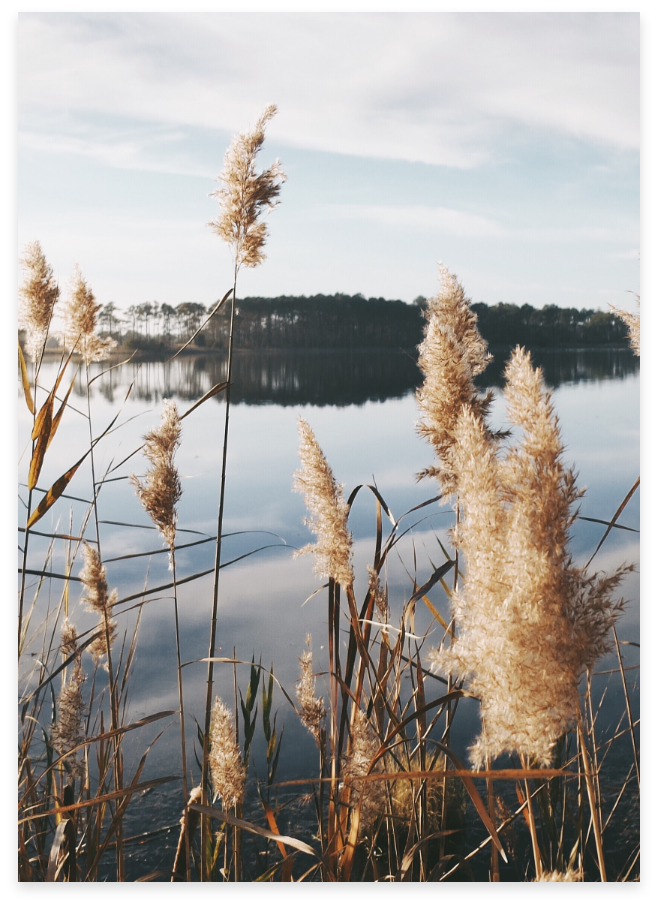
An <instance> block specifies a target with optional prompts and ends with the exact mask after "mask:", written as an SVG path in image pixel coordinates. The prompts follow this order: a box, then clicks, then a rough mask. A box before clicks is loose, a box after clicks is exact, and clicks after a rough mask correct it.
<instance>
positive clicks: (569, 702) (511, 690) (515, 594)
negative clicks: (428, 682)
mask: <svg viewBox="0 0 658 906" xmlns="http://www.w3.org/2000/svg"><path fill="white" fill-rule="evenodd" d="M506 378H507V386H506V390H505V396H506V399H507V404H508V415H509V419H510V422H512V423H513V424H516V425H518V426H519V427H520V428H521V431H522V436H521V440H520V442H519V443H518V445H515V444H512V445H510V447H509V449H508V450H507V452H506V455H505V456H504V457H502V456H501V455H500V451H499V450H498V449H497V447H496V446H495V445H494V444H493V443H492V441H491V439H490V435H489V434H488V432H487V429H486V427H485V425H484V423H483V421H482V419H481V418H479V417H478V416H476V415H475V414H474V412H473V411H472V410H470V409H469V407H468V406H464V407H463V408H462V411H461V413H460V415H459V417H458V419H457V423H456V427H455V429H454V449H453V456H452V462H453V466H454V470H455V475H456V483H455V491H456V494H457V497H458V500H459V503H460V506H461V508H462V511H463V517H462V519H461V520H460V521H459V525H458V528H457V529H456V531H455V533H454V534H455V542H456V544H458V545H459V547H460V549H461V550H462V552H463V557H464V560H465V563H466V578H465V581H464V584H463V586H462V587H461V588H460V589H458V590H457V591H456V592H455V594H454V596H453V600H452V606H453V615H454V618H455V624H456V628H457V637H456V639H455V641H454V643H453V644H452V646H451V647H450V648H449V649H447V650H446V649H442V650H440V651H439V652H437V653H436V654H435V656H434V666H435V668H436V669H440V670H442V671H448V672H451V673H452V674H453V675H454V676H455V678H456V679H458V680H464V681H466V682H467V687H468V689H469V691H470V692H471V693H472V694H474V695H476V696H477V697H478V698H479V699H480V702H481V706H480V711H481V719H482V732H481V735H480V737H479V739H478V740H477V742H476V744H475V746H474V747H473V748H472V749H471V758H472V760H473V762H474V764H475V765H477V766H481V765H482V764H484V762H485V760H486V759H487V758H496V757H497V756H499V755H501V754H502V753H503V752H518V753H519V754H521V755H525V756H527V757H529V758H533V759H537V760H539V761H540V762H542V763H543V764H547V763H549V762H550V759H551V757H552V750H553V746H554V743H555V741H556V739H558V737H559V736H561V735H562V734H563V733H564V732H566V730H568V729H569V727H570V726H571V725H572V724H573V722H574V720H575V716H576V708H577V700H578V684H579V681H580V678H581V676H582V673H583V671H584V669H585V667H587V666H590V665H591V664H592V663H593V661H594V659H595V658H596V657H597V656H598V655H599V654H601V653H602V652H603V651H605V650H606V647H607V639H606V636H607V634H608V632H609V630H610V628H611V626H612V625H613V624H614V622H615V620H616V618H617V616H618V615H619V612H620V609H621V607H622V606H623V604H622V602H616V603H615V602H613V593H614V591H615V589H616V588H617V586H618V585H619V582H620V581H621V579H622V577H623V575H625V573H626V572H627V569H626V568H622V569H621V570H618V571H617V572H616V573H615V574H613V575H612V576H610V577H605V578H603V579H599V578H598V577H597V576H593V577H587V576H586V574H585V572H584V570H580V569H577V568H576V567H575V566H574V564H573V562H572V560H571V557H570V555H569V552H568V540H569V528H570V526H571V524H572V522H573V519H574V518H575V516H574V512H573V507H574V504H575V503H576V501H577V499H578V497H579V496H580V495H579V492H578V490H577V488H576V479H575V476H574V474H573V472H572V470H570V469H567V468H566V467H565V465H564V463H563V461H562V455H563V446H562V442H561V439H560V431H559V424H558V420H557V417H556V416H555V414H554V411H553V408H552V403H551V398H550V393H549V392H548V390H547V389H546V387H545V386H544V383H543V380H542V376H541V371H540V370H539V369H536V370H535V369H533V368H532V365H531V362H530V357H529V356H528V354H527V353H525V352H524V351H523V350H521V349H517V350H515V352H514V353H513V355H512V357H511V359H510V362H509V364H508V366H507V370H506Z"/></svg>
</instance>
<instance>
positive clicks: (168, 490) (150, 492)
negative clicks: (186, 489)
mask: <svg viewBox="0 0 658 906" xmlns="http://www.w3.org/2000/svg"><path fill="white" fill-rule="evenodd" d="M180 436H181V423H180V418H179V417H178V409H177V408H176V403H175V402H174V401H173V400H165V404H164V409H163V410H162V421H161V422H160V425H159V427H157V428H154V429H153V431H149V432H148V434H145V435H144V455H145V456H146V458H147V459H148V461H149V462H150V464H151V468H150V469H149V470H148V472H147V473H146V479H145V480H144V481H140V479H139V478H137V476H136V475H132V476H131V478H130V480H131V482H132V484H133V485H134V487H135V489H136V492H137V496H138V497H139V500H140V502H141V504H142V506H143V507H144V509H145V510H146V512H147V513H148V514H149V516H150V517H151V519H152V520H153V522H154V523H155V525H156V526H157V528H158V529H159V531H160V534H161V535H162V537H163V538H164V540H165V541H166V543H167V544H168V545H169V549H170V551H171V550H173V547H174V544H175V541H176V521H177V518H178V517H177V513H176V504H177V503H178V501H179V500H180V497H181V494H182V489H181V483H180V478H179V475H178V470H177V468H176V466H175V465H174V455H175V453H176V450H177V449H178V447H179V446H180Z"/></svg>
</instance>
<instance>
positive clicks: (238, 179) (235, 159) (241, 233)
mask: <svg viewBox="0 0 658 906" xmlns="http://www.w3.org/2000/svg"><path fill="white" fill-rule="evenodd" d="M275 113H276V106H275V105H274V104H270V106H269V107H266V108H265V110H264V111H263V114H262V116H261V117H260V119H259V120H258V121H257V123H256V125H255V126H254V128H253V129H252V130H251V131H250V132H243V133H242V134H241V135H237V136H235V137H234V138H233V141H232V143H231V147H230V148H229V149H228V151H227V152H226V157H225V158H224V169H223V170H222V172H221V174H220V176H219V178H218V181H219V182H221V183H223V185H222V186H221V188H219V189H217V190H216V191H215V192H213V193H212V197H213V198H216V199H217V201H218V203H219V206H220V215H219V217H217V218H216V219H215V220H213V221H212V222H211V223H210V224H209V226H210V227H212V229H213V230H214V231H215V233H217V235H218V236H220V237H221V239H223V240H224V242H226V243H228V245H229V246H230V247H231V250H232V252H233V259H234V262H235V269H236V272H237V271H238V270H239V269H240V267H241V266H242V265H244V266H245V267H257V266H258V265H259V264H261V263H262V262H263V261H264V260H265V253H264V251H263V248H264V246H265V241H266V239H267V224H265V223H263V222H262V220H260V218H261V217H262V215H263V213H265V212H266V211H268V210H271V209H272V208H274V207H276V206H277V204H278V203H279V202H278V197H279V193H280V191H281V186H282V184H283V183H284V182H285V180H286V175H285V173H284V172H283V168H282V167H281V162H280V161H279V160H277V161H275V162H274V163H273V164H272V165H271V166H270V167H268V168H267V169H266V170H263V172H262V173H257V172H256V156H257V154H258V152H259V151H260V149H261V147H262V145H263V142H264V141H265V127H266V125H267V123H268V122H269V121H270V120H271V119H272V117H273V116H274V114H275Z"/></svg>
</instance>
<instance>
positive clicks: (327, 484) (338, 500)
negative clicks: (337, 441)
mask: <svg viewBox="0 0 658 906" xmlns="http://www.w3.org/2000/svg"><path fill="white" fill-rule="evenodd" d="M297 426H298V428H299V458H300V461H301V465H302V467H301V469H300V470H299V471H298V472H295V474H294V485H293V487H294V489H295V490H296V491H298V492H299V493H300V494H303V495H304V499H305V501H306V507H307V509H308V510H309V512H310V513H311V516H310V517H309V518H308V519H306V520H305V521H306V524H307V525H308V526H309V528H310V529H311V530H312V531H313V532H314V533H315V535H316V537H317V541H316V543H315V544H308V545H306V547H304V548H302V550H301V551H299V552H298V553H299V554H306V553H313V554H315V571H316V573H317V574H318V575H320V576H323V577H325V578H331V579H334V581H336V582H338V583H339V584H340V585H342V586H343V588H347V587H349V586H350V585H352V583H353V582H354V572H353V570H352V562H351V561H352V535H351V533H350V531H349V529H348V528H347V516H348V512H349V510H348V507H347V504H346V503H345V500H344V498H343V488H342V485H339V484H338V483H337V482H336V479H335V478H334V475H333V472H332V471H331V468H330V466H329V463H328V462H327V460H326V459H325V456H324V454H323V452H322V450H321V449H320V445H319V444H318V442H317V440H316V439H315V435H314V434H313V431H312V430H311V428H310V426H309V425H308V423H307V422H305V421H304V419H303V418H300V419H298V422H297Z"/></svg>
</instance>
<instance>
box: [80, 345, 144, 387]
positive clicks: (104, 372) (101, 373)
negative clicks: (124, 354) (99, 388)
mask: <svg viewBox="0 0 658 906" xmlns="http://www.w3.org/2000/svg"><path fill="white" fill-rule="evenodd" d="M136 355H137V350H135V351H134V352H133V354H132V355H131V356H129V357H128V358H127V359H124V360H123V362H117V363H116V364H115V365H111V366H110V367H109V368H106V369H105V371H101V372H100V373H99V374H96V375H94V377H93V378H91V380H90V381H89V386H90V387H91V385H92V384H93V383H94V381H97V380H98V379H99V378H102V377H104V376H105V375H106V374H109V373H110V371H114V369H115V368H121V366H122V365H127V364H128V362H131V361H132V360H133V359H134V358H135V356H136Z"/></svg>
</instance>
